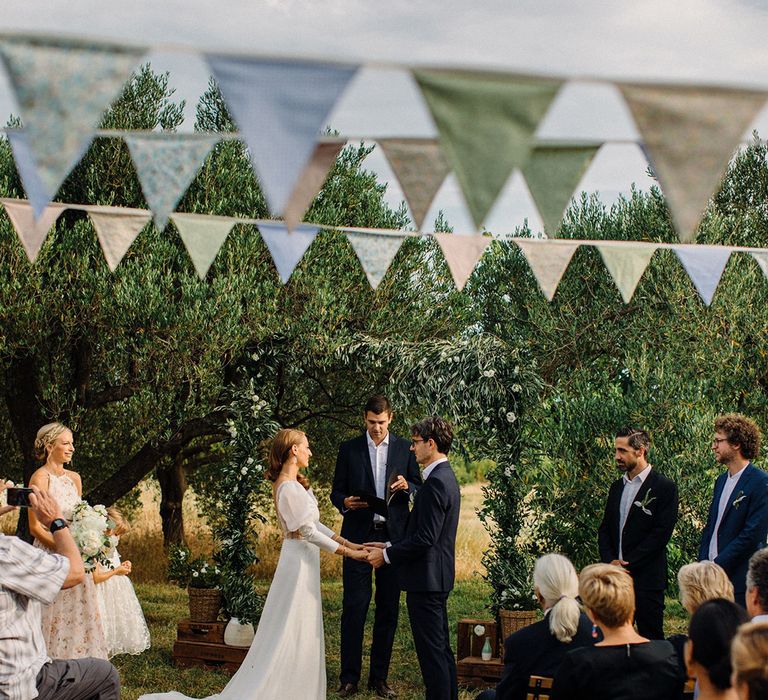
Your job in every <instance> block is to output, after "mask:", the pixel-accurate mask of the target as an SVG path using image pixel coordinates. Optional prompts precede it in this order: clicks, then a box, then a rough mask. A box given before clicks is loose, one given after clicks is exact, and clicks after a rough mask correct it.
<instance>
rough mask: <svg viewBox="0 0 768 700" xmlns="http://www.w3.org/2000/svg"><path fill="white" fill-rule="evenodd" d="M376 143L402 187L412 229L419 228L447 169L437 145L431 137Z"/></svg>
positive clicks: (388, 140) (381, 140)
mask: <svg viewBox="0 0 768 700" xmlns="http://www.w3.org/2000/svg"><path fill="white" fill-rule="evenodd" d="M378 143H379V145H380V146H381V149H382V150H383V151H384V154H385V155H386V156H387V160H388V161H389V165H390V166H391V167H392V171H393V172H394V173H395V177H397V181H398V182H399V183H400V186H401V187H402V188H403V194H404V195H405V199H406V201H407V202H408V206H409V207H410V209H411V214H412V216H413V221H414V223H415V224H416V228H418V229H419V230H421V227H422V224H423V223H424V217H426V215H427V212H429V207H430V205H431V204H432V200H433V199H434V198H435V195H436V194H437V192H438V190H439V189H440V187H441V185H442V184H443V182H444V181H445V177H446V175H448V172H449V171H450V166H449V165H448V161H447V160H446V159H445V156H444V155H443V151H442V149H441V148H440V144H439V143H438V142H437V141H435V140H434V139H379V141H378Z"/></svg>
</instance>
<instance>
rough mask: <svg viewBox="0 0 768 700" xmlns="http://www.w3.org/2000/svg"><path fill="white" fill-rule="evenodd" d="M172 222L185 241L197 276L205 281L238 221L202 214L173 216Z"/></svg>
mask: <svg viewBox="0 0 768 700" xmlns="http://www.w3.org/2000/svg"><path fill="white" fill-rule="evenodd" d="M171 220H172V221H173V224H174V226H176V230H177V231H178V232H179V236H181V240H182V241H184V246H185V247H186V249H187V253H189V257H190V258H191V260H192V264H193V265H194V266H195V270H196V271H197V276H198V277H199V278H200V279H201V280H202V279H205V276H206V275H207V274H208V270H209V269H210V267H211V264H212V263H213V261H214V259H215V258H216V254H217V253H218V252H219V249H220V248H221V246H222V245H224V241H225V240H226V239H227V236H228V235H229V232H230V231H231V230H232V227H233V226H234V225H235V224H236V223H237V221H236V220H235V219H231V218H229V217H227V216H209V215H202V214H171Z"/></svg>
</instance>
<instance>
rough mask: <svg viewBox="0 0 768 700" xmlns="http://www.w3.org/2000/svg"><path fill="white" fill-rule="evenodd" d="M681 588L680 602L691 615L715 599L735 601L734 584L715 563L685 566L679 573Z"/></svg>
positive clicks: (694, 563)
mask: <svg viewBox="0 0 768 700" xmlns="http://www.w3.org/2000/svg"><path fill="white" fill-rule="evenodd" d="M677 583H678V585H679V586H680V602H681V603H682V604H683V607H684V608H685V609H686V610H687V611H688V612H689V613H690V614H691V615H693V613H695V612H696V610H698V608H699V606H700V605H701V604H702V603H705V602H706V601H708V600H713V599H715V598H725V599H726V600H730V601H731V602H733V601H734V596H733V584H732V583H731V580H730V579H729V578H728V574H726V573H725V571H724V570H723V567H722V566H719V565H718V564H715V562H713V561H697V562H693V563H692V564H685V565H684V566H681V567H680V571H678V572H677Z"/></svg>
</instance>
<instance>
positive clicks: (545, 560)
mask: <svg viewBox="0 0 768 700" xmlns="http://www.w3.org/2000/svg"><path fill="white" fill-rule="evenodd" d="M533 586H534V591H535V593H536V598H537V599H538V601H539V605H540V606H541V608H542V610H544V619H543V620H541V621H540V622H536V623H534V624H532V625H528V627H523V629H521V630H518V631H517V632H515V633H514V634H511V635H510V636H509V637H507V639H506V641H505V642H504V672H503V675H502V677H501V681H500V683H499V684H498V686H496V690H486V691H483V692H482V693H480V695H478V697H477V700H494V698H495V700H525V697H526V695H527V689H528V678H529V677H530V676H532V675H535V676H554V675H555V671H557V669H558V668H559V666H560V662H561V661H562V660H563V657H564V656H565V654H566V652H568V651H570V650H571V649H576V648H577V647H582V646H587V645H591V644H594V643H595V641H596V640H595V639H593V638H592V635H591V634H590V622H589V619H588V618H587V616H586V615H585V614H584V613H583V612H581V608H579V604H578V602H577V601H576V596H577V595H578V594H579V579H578V578H577V577H576V569H574V568H573V564H571V562H570V561H569V560H568V559H567V558H566V557H564V556H562V555H561V554H545V555H544V556H543V557H541V558H540V559H539V560H538V561H537V562H536V566H535V567H534V569H533Z"/></svg>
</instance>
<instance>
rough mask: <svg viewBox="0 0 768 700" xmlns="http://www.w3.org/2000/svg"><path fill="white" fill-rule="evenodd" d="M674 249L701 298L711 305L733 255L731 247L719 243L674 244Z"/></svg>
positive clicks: (707, 304)
mask: <svg viewBox="0 0 768 700" xmlns="http://www.w3.org/2000/svg"><path fill="white" fill-rule="evenodd" d="M674 251H675V253H677V257H678V258H679V259H680V262H681V263H682V264H683V267H684V268H685V271H686V272H687V273H688V276H689V277H690V278H691V281H692V282H693V285H694V287H696V291H697V292H698V293H699V296H700V297H701V300H702V301H703V302H704V304H705V305H706V306H709V305H710V304H711V303H712V297H714V295H715V290H716V289H717V285H718V283H719V282H720V277H722V275H723V270H725V266H726V264H727V263H728V258H730V257H731V249H730V248H726V247H724V246H718V245H686V246H674Z"/></svg>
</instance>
